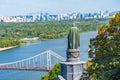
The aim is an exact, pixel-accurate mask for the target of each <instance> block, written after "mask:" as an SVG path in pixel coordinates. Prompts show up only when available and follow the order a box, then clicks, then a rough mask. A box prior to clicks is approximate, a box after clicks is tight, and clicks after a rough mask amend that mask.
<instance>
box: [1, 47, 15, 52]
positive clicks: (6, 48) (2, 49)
mask: <svg viewBox="0 0 120 80" xmlns="http://www.w3.org/2000/svg"><path fill="white" fill-rule="evenodd" d="M15 47H16V46H11V47H5V48H0V51H5V50H8V49H12V48H15Z"/></svg>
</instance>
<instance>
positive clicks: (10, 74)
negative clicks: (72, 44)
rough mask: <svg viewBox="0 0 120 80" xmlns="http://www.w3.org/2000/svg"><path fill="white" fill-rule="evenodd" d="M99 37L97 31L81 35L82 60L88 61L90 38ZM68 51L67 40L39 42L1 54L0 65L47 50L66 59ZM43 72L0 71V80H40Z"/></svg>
mask: <svg viewBox="0 0 120 80" xmlns="http://www.w3.org/2000/svg"><path fill="white" fill-rule="evenodd" d="M96 35H97V31H94V32H88V33H84V34H81V35H80V60H82V61H87V60H88V59H89V58H88V51H87V50H88V45H89V40H90V38H93V37H95V36H96ZM66 49H67V39H66V38H63V39H56V40H48V41H38V42H34V43H30V42H28V43H27V46H22V47H18V48H14V49H11V50H7V51H3V52H0V63H6V62H12V61H16V60H21V59H25V58H28V57H31V56H34V55H36V54H39V53H41V52H43V51H46V50H53V51H54V52H56V53H58V54H59V55H61V56H63V57H65V56H66ZM45 74H46V72H42V71H20V70H0V80H40V77H41V76H43V75H45Z"/></svg>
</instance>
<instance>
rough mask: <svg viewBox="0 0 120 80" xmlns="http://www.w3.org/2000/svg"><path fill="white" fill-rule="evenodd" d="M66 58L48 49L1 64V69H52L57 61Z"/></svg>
mask: <svg viewBox="0 0 120 80" xmlns="http://www.w3.org/2000/svg"><path fill="white" fill-rule="evenodd" d="M65 60H66V59H65V58H64V57H62V56H60V55H58V54H57V53H55V52H54V51H52V50H47V51H45V52H42V53H40V54H38V55H35V56H33V57H30V58H27V59H23V60H19V61H14V62H9V63H2V64H0V70H34V71H50V70H52V69H53V67H54V65H55V64H56V63H59V62H61V61H65Z"/></svg>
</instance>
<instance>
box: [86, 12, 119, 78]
mask: <svg viewBox="0 0 120 80" xmlns="http://www.w3.org/2000/svg"><path fill="white" fill-rule="evenodd" d="M109 24H110V26H105V25H104V26H103V27H101V28H100V29H99V31H98V35H97V36H96V37H95V38H92V39H91V40H90V45H89V47H90V50H89V57H90V58H91V60H90V63H91V64H90V65H89V66H88V72H89V74H90V75H91V76H92V77H93V78H94V79H95V80H119V79H120V13H117V14H116V15H115V18H112V19H111V20H110V22H109Z"/></svg>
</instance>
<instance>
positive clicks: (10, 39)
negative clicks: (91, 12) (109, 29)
mask: <svg viewBox="0 0 120 80" xmlns="http://www.w3.org/2000/svg"><path fill="white" fill-rule="evenodd" d="M73 22H74V20H73V21H47V22H32V23H0V47H7V46H11V45H13V46H14V44H12V43H15V44H16V45H17V44H18V42H19V41H18V40H19V39H22V38H33V37H39V38H40V40H46V39H57V38H63V37H66V36H67V33H68V30H69V28H70V27H71V26H72V24H73ZM107 22H108V20H107V19H105V20H94V19H93V20H92V19H91V20H87V21H86V20H81V21H78V23H77V27H78V28H79V32H87V31H93V30H97V29H98V27H100V25H102V24H104V23H107ZM10 43H11V44H10Z"/></svg>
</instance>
